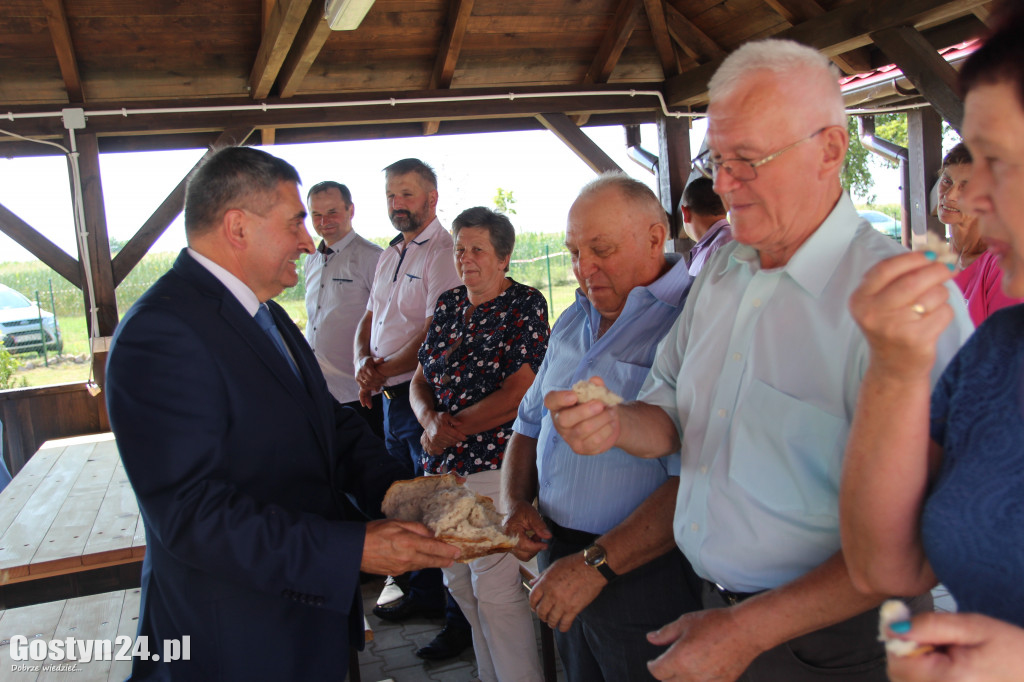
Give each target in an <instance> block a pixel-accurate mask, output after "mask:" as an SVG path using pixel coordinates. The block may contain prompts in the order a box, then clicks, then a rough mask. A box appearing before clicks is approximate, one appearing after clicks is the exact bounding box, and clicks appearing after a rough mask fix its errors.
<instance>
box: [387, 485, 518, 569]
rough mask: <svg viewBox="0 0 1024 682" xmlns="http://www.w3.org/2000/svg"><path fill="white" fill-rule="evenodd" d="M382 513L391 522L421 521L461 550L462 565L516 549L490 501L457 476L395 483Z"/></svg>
mask: <svg viewBox="0 0 1024 682" xmlns="http://www.w3.org/2000/svg"><path fill="white" fill-rule="evenodd" d="M381 510H382V511H383V512H384V515H385V516H387V517H388V518H389V519H398V520H400V521H418V522H419V523H422V524H423V525H425V526H426V527H428V528H430V530H432V531H434V536H435V537H436V538H437V539H438V540H441V541H442V542H447V543H448V544H449V545H455V546H456V547H458V548H459V549H460V550H462V555H461V556H460V557H459V558H458V559H456V561H460V562H462V563H466V562H468V561H472V560H473V559H478V558H480V557H482V556H487V555H488V554H497V553H499V552H507V551H509V550H511V549H513V548H514V547H515V546H516V543H517V542H518V538H516V537H513V536H509V535H505V533H503V532H502V524H501V522H502V517H501V514H499V513H498V511H497V510H496V509H495V508H494V502H493V500H491V498H489V497H484V496H483V495H477V494H476V493H474V492H473V491H472V490H470V489H469V488H467V487H465V486H464V485H462V484H461V483H459V481H458V479H457V478H456V477H455V474H444V475H443V476H422V477H420V478H414V479H411V480H408V481H395V482H394V483H392V484H391V487H390V488H388V491H387V493H386V494H385V495H384V502H383V504H382V505H381Z"/></svg>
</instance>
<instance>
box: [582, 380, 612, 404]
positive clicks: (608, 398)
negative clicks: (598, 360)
mask: <svg viewBox="0 0 1024 682" xmlns="http://www.w3.org/2000/svg"><path fill="white" fill-rule="evenodd" d="M572 390H573V392H574V393H575V394H576V399H577V400H579V401H580V404H581V405H582V404H583V403H585V402H587V401H589V400H600V401H601V402H602V403H604V404H605V405H608V406H609V407H610V406H612V405H618V404H619V403H621V402H622V397H621V396H617V395H615V394H614V393H612V392H611V391H609V390H608V389H607V388H605V387H604V386H598V385H597V384H592V383H590V382H589V381H586V380H583V381H577V382H576V383H575V384H573V385H572Z"/></svg>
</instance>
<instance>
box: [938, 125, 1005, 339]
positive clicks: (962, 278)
mask: <svg viewBox="0 0 1024 682" xmlns="http://www.w3.org/2000/svg"><path fill="white" fill-rule="evenodd" d="M972 161H973V159H972V158H971V153H970V152H969V151H968V150H967V147H966V146H965V145H964V144H963V143H962V142H961V143H960V144H958V145H956V146H955V147H953V148H952V149H951V150H950V151H949V153H948V154H946V158H944V159H943V160H942V176H941V177H940V178H939V211H938V213H939V220H940V221H942V222H943V223H944V224H946V225H948V226H949V247H950V249H952V251H953V252H954V253H956V254H957V255H958V259H957V269H958V270H959V271H960V272H959V273H957V275H956V277H955V278H954V281H955V282H956V283H957V286H959V287H960V291H962V292H963V294H964V298H965V299H966V300H967V310H968V311H969V312H970V313H971V320H972V321H973V322H974V326H978V325H980V324H981V323H982V322H984V321H985V318H987V317H988V316H989V315H991V314H992V313H994V312H995V311H997V310H999V309H1000V308H1005V307H1006V306H1008V305H1014V304H1016V303H1021V302H1022V299H1018V298H1010V297H1008V296H1007V295H1006V294H1004V293H1003V290H1002V287H1001V286H1000V282H1001V281H1002V279H1003V273H1002V270H1000V269H999V267H998V266H997V265H996V258H995V256H994V255H993V254H992V253H991V252H990V251H987V250H986V249H987V244H986V243H985V240H984V239H982V238H981V231H980V229H979V226H978V218H977V216H973V215H970V214H968V213H965V212H964V211H963V210H962V208H961V206H960V199H961V197H962V196H963V191H964V188H965V187H966V186H967V180H968V178H969V177H970V175H971V164H972Z"/></svg>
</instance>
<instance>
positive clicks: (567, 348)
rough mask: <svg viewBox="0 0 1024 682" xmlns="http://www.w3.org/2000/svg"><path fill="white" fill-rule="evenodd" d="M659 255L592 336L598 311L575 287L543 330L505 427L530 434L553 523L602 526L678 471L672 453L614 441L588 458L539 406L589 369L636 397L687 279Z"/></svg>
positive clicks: (591, 529)
mask: <svg viewBox="0 0 1024 682" xmlns="http://www.w3.org/2000/svg"><path fill="white" fill-rule="evenodd" d="M666 257H667V258H668V259H669V262H670V263H672V268H671V269H670V270H669V271H668V272H666V273H665V274H664V275H662V276H661V277H659V278H658V279H657V280H655V281H654V282H652V283H651V284H650V285H649V286H645V287H636V288H634V289H633V290H632V291H630V292H629V296H628V297H627V298H626V305H625V307H624V308H623V310H622V313H621V314H620V315H619V317H618V318H617V319H616V320H615V322H614V323H613V324H612V326H611V327H610V328H609V329H608V330H607V331H606V332H605V333H604V334H603V335H602V336H601V337H600V338H598V337H597V331H598V328H599V325H600V322H601V315H600V313H598V311H597V310H595V309H594V307H593V306H592V305H591V304H590V301H589V300H587V298H586V297H585V296H583V294H581V293H580V292H579V290H577V292H576V302H575V303H574V304H573V305H572V306H570V307H569V309H568V310H566V311H565V312H564V313H562V314H561V316H560V317H559V318H558V322H556V323H555V326H554V328H553V329H552V330H551V340H550V342H549V343H548V352H547V354H546V355H545V356H544V362H543V364H541V366H540V370H539V371H538V372H537V376H536V378H535V379H534V381H533V385H532V386H531V387H530V390H529V391H527V393H526V397H525V398H523V402H522V403H521V404H520V405H519V417H518V419H516V423H515V425H514V426H513V428H514V429H515V430H516V431H518V432H519V433H521V434H523V435H524V436H529V437H531V438H536V439H537V473H538V482H539V486H540V487H539V499H540V512H541V513H542V514H543V515H545V516H547V517H549V518H551V519H552V520H554V522H555V523H557V524H558V525H560V526H564V527H566V528H572V529H575V530H581V531H586V532H588V533H598V534H600V533H605V532H607V531H608V530H610V529H611V528H614V527H615V526H617V525H619V524H620V523H621V522H622V521H623V520H624V519H625V518H626V517H627V516H629V514H630V513H632V511H633V510H634V509H636V508H637V507H638V506H639V505H640V503H641V502H643V501H644V500H645V499H646V498H647V496H648V495H650V494H651V493H652V492H653V491H654V490H655V489H656V488H658V487H659V486H660V485H661V484H662V483H664V482H665V481H666V480H667V479H668V477H669V476H675V475H677V474H678V467H679V462H678V455H675V454H673V455H669V456H667V457H662V458H660V459H648V460H644V459H638V458H636V457H632V456H630V455H628V454H626V453H625V452H623V451H622V450H619V449H618V448H615V449H612V450H609V451H608V452H605V453H602V454H600V455H598V456H596V457H586V456H583V455H577V454H576V453H575V452H573V451H572V449H571V448H570V447H569V446H568V445H566V444H565V441H563V440H562V439H561V437H560V436H559V435H558V433H557V432H556V431H555V429H554V428H553V427H552V424H551V417H550V415H549V413H548V411H547V409H545V407H544V396H545V395H547V393H548V392H549V391H564V390H566V389H569V388H571V387H572V385H573V384H574V383H576V382H577V381H580V380H581V379H588V378H590V377H592V376H599V377H601V378H602V379H604V381H605V384H606V385H607V386H608V388H609V389H611V390H612V391H615V392H616V393H618V394H619V395H621V396H622V397H623V398H625V399H626V400H632V399H633V398H635V397H636V395H637V392H638V391H639V390H640V387H641V386H642V385H643V382H644V379H645V378H646V376H647V372H648V370H649V369H650V366H651V363H652V362H653V361H654V353H655V351H656V350H657V346H658V342H659V341H660V340H661V338H662V337H663V336H665V334H666V332H668V330H669V328H670V327H671V326H672V323H673V322H674V321H675V319H676V318H677V317H678V316H679V313H680V311H681V310H682V308H683V303H684V302H685V301H686V294H687V292H688V291H689V289H690V283H691V281H692V279H691V278H690V275H689V273H687V271H686V262H685V261H684V260H682V259H681V258H680V257H679V255H678V254H672V253H670V254H666Z"/></svg>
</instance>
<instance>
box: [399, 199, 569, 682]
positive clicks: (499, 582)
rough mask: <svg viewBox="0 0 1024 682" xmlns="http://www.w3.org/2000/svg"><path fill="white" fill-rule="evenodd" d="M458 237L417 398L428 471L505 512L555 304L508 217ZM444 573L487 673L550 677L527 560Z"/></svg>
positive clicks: (484, 676)
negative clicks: (505, 472)
mask: <svg viewBox="0 0 1024 682" xmlns="http://www.w3.org/2000/svg"><path fill="white" fill-rule="evenodd" d="M452 236H453V237H454V238H455V268H456V270H457V271H458V273H459V277H460V278H461V279H462V281H463V282H464V285H463V286H460V287H456V288H455V289H451V290H450V291H446V292H445V293H443V294H442V295H441V298H439V299H438V301H437V306H436V308H435V309H434V318H433V322H432V323H431V325H430V329H429V330H428V331H427V337H426V339H425V340H424V342H423V345H422V346H421V347H420V351H419V360H420V364H419V366H418V367H417V368H416V374H415V376H414V377H413V379H412V384H411V386H410V393H409V400H410V402H411V404H412V408H413V410H414V411H415V412H416V417H417V418H418V419H419V421H420V424H422V425H423V429H424V432H423V438H422V439H421V443H422V445H423V455H422V456H423V470H424V471H425V472H426V473H427V475H431V474H443V473H447V472H454V473H457V474H459V475H460V476H465V477H466V487H468V488H470V489H472V490H474V491H475V492H477V493H479V494H481V495H486V496H488V497H490V498H492V499H494V500H495V505H496V506H497V507H498V511H500V512H502V513H504V511H505V510H504V509H503V507H502V503H501V500H500V497H501V496H500V494H499V488H500V481H501V462H502V459H503V458H504V456H505V445H506V443H507V442H508V439H509V437H510V436H511V435H512V423H513V421H515V417H516V412H517V410H518V409H519V402H520V401H521V400H522V399H523V396H524V395H525V394H526V390H527V389H528V388H529V387H530V384H531V383H533V377H534V374H535V373H536V371H537V369H538V368H539V367H540V363H541V361H542V360H543V359H544V353H545V351H546V350H547V345H548V334H549V331H550V330H549V326H548V310H547V302H546V301H545V300H544V297H543V296H542V295H541V293H540V292H539V291H537V290H536V289H534V288H532V287H528V286H525V285H523V284H519V283H518V282H515V281H513V280H512V279H509V278H508V277H506V276H505V274H506V273H507V272H508V265H509V260H510V259H511V257H512V248H513V247H514V245H515V230H514V229H513V227H512V223H511V222H509V219H508V218H506V217H505V216H504V215H502V214H500V213H495V212H494V211H491V210H490V209H487V208H484V207H480V206H478V207H476V208H471V209H467V210H466V211H463V212H462V213H461V214H460V215H459V217H457V218H456V219H455V221H454V222H453V223H452ZM443 571H444V577H445V583H446V584H447V585H448V589H449V590H450V591H451V593H452V596H453V597H455V600H456V601H457V602H458V603H459V606H460V607H461V608H462V611H463V613H465V614H466V618H467V619H468V620H469V622H470V623H471V624H472V626H473V649H474V651H475V653H476V660H477V665H478V667H479V669H480V679H481V680H483V682H489V681H493V680H513V679H515V680H539V679H541V677H542V675H541V667H540V660H539V658H538V656H537V646H536V640H535V638H534V632H533V620H532V616H531V614H530V606H529V602H528V601H527V598H526V595H525V593H524V591H523V589H522V586H521V584H520V579H519V562H518V560H517V559H516V558H515V557H514V556H512V555H511V554H495V555H491V556H486V557H482V558H480V559H476V560H474V561H472V562H470V563H469V564H468V566H467V565H465V564H455V565H453V566H452V567H451V568H445V569H443Z"/></svg>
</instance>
